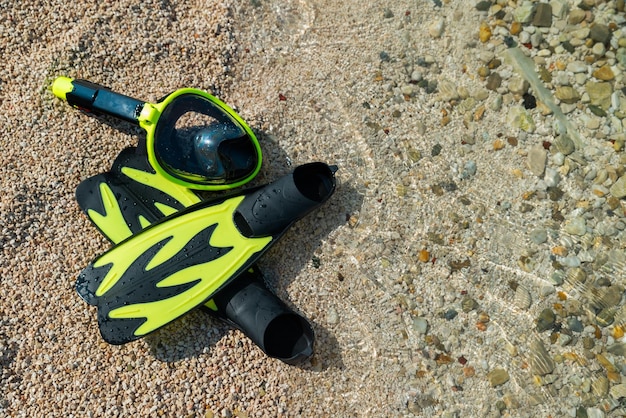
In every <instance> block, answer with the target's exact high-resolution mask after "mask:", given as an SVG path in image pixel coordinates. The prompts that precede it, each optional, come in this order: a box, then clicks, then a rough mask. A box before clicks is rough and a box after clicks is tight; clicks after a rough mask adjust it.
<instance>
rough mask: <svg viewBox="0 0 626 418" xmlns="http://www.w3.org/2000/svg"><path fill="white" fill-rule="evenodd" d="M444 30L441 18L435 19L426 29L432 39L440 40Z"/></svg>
mask: <svg viewBox="0 0 626 418" xmlns="http://www.w3.org/2000/svg"><path fill="white" fill-rule="evenodd" d="M443 30H444V20H443V17H440V18H438V19H436V20H435V21H434V22H432V23H431V24H430V26H429V27H428V33H429V34H430V36H431V37H433V38H440V37H441V35H442V34H443Z"/></svg>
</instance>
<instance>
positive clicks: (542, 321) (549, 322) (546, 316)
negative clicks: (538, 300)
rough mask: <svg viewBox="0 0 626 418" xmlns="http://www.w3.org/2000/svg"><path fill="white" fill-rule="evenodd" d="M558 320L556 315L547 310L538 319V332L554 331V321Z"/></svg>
mask: <svg viewBox="0 0 626 418" xmlns="http://www.w3.org/2000/svg"><path fill="white" fill-rule="evenodd" d="M555 320H556V315H555V314H554V312H553V311H552V309H550V308H545V309H544V310H542V311H541V313H540V314H539V317H538V318H537V332H543V331H547V330H549V329H552V327H553V326H554V321H555Z"/></svg>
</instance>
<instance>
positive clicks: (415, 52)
mask: <svg viewBox="0 0 626 418" xmlns="http://www.w3.org/2000/svg"><path fill="white" fill-rule="evenodd" d="M4 3H5V4H3V5H2V6H0V58H1V60H0V150H1V152H0V173H1V174H2V175H1V176H0V184H1V191H2V192H1V197H0V228H1V233H0V242H1V244H2V252H1V253H0V268H1V271H0V300H1V302H0V365H1V366H2V374H1V376H0V415H1V416H16V417H17V416H25V417H35V416H51V417H53V416H59V417H69V416H93V417H96V416H177V417H194V416H198V417H211V416H223V417H231V416H237V417H266V416H267V417H273V416H303V417H308V416H320V417H326V416H333V417H349V416H350V417H352V416H363V417H383V416H385V417H392V416H398V417H400V416H446V417H466V416H476V417H479V416H480V417H482V416H501V415H503V416H507V415H508V416H549V415H550V414H552V416H566V415H572V416H574V415H575V414H576V412H577V410H584V411H585V413H589V414H590V415H589V416H592V414H596V415H595V416H603V415H598V414H604V412H602V410H613V411H614V412H613V414H619V412H618V410H616V407H617V405H616V402H617V399H619V395H616V394H615V393H613V392H611V395H610V396H609V394H608V392H604V391H601V390H599V391H598V393H596V389H595V386H594V389H593V390H592V389H590V388H591V384H592V383H594V385H596V383H595V382H597V381H598V380H601V379H600V377H604V376H606V375H607V370H608V368H607V366H606V363H602V362H601V359H599V357H597V355H598V354H602V353H605V354H606V350H605V346H606V345H607V344H610V343H614V342H619V340H618V338H619V336H617V334H616V333H615V331H614V328H602V329H600V328H597V329H599V330H600V331H599V332H600V335H599V338H596V339H597V340H598V342H597V343H596V347H595V349H592V350H595V351H589V350H588V351H589V352H592V356H591V357H588V358H587V360H585V358H583V349H582V345H583V339H584V338H583V337H589V338H591V336H594V335H595V336H596V337H597V332H598V331H596V328H594V327H593V326H591V327H589V323H588V322H585V325H588V327H587V328H585V331H584V332H583V333H582V334H580V338H578V334H576V335H575V337H576V338H575V339H574V343H573V344H571V345H569V346H568V345H567V344H559V343H554V342H552V343H554V344H553V345H552V343H551V340H550V334H549V333H546V332H544V333H541V332H539V331H537V329H536V322H537V321H536V318H537V317H538V315H539V314H540V313H541V312H542V310H543V309H545V308H546V307H553V306H555V305H554V303H555V302H558V301H557V296H556V295H558V294H559V293H556V292H557V291H559V292H561V291H565V290H566V289H564V288H561V287H559V286H558V285H556V286H555V284H554V282H553V281H550V277H551V274H552V273H553V266H554V263H553V261H554V255H553V254H551V248H554V247H557V246H559V245H560V246H562V247H564V248H565V247H567V246H568V245H567V243H565V244H563V241H558V240H559V239H560V238H561V237H563V236H566V237H572V236H574V235H573V234H569V235H568V234H563V233H561V229H560V228H561V226H560V224H559V225H557V226H551V225H552V224H553V220H552V219H551V216H552V217H554V205H555V204H556V203H554V202H553V201H551V199H549V198H547V196H548V195H547V192H546V185H545V182H546V181H547V180H544V179H543V177H542V176H543V172H541V173H540V176H537V175H536V174H534V173H533V170H532V166H530V168H529V165H528V159H529V158H530V157H529V154H532V153H531V152H529V151H530V150H532V149H537V147H539V148H541V146H542V143H543V144H545V141H548V140H549V141H551V142H554V141H555V138H556V137H558V132H557V130H558V129H557V128H555V127H554V119H553V118H552V117H551V116H545V117H544V116H541V115H537V114H538V113H539V111H535V118H536V119H538V120H539V122H538V125H539V126H538V128H537V130H536V131H535V132H523V130H522V129H520V128H519V125H518V126H512V123H511V118H510V117H509V114H510V109H511V107H513V106H514V105H515V103H511V101H509V102H506V100H505V104H504V106H502V105H501V104H500V107H498V106H497V104H498V103H497V101H498V96H502V94H499V93H498V92H496V91H491V90H489V91H487V90H485V87H484V86H485V78H484V77H482V78H481V77H480V76H479V75H477V71H478V68H479V67H480V66H481V65H483V64H481V60H482V57H484V56H485V54H487V56H488V55H489V54H494V55H495V54H496V53H497V54H500V52H501V51H502V48H503V46H502V45H503V37H502V36H495V35H494V38H493V40H490V41H489V42H486V43H483V42H481V41H480V40H479V26H480V25H479V23H480V21H481V20H482V19H486V20H489V19H487V18H486V15H485V14H480V13H478V12H477V11H476V10H475V9H474V4H473V3H472V5H471V6H470V5H469V4H465V2H454V1H448V2H446V1H444V2H443V4H442V5H441V4H439V2H435V1H426V0H423V1H418V2H414V1H407V0H400V1H397V2H391V3H388V4H383V3H379V4H376V3H371V4H370V3H368V2H357V1H348V2H339V3H337V2H331V1H327V0H306V1H304V0H287V1H270V2H264V1H257V0H254V1H247V0H246V1H232V0H230V1H227V2H217V1H211V2H206V1H199V0H195V1H189V2H170V1H156V0H154V1H143V2H140V3H136V2H131V1H128V0H123V1H118V2H102V1H99V2H91V1H76V2H69V3H68V2H61V1H47V0H45V1H37V2H35V1H30V2H4ZM498 3H502V2H498ZM561 3H563V2H561ZM565 3H568V2H565ZM569 3H573V2H569ZM601 3H602V2H601ZM571 6H572V8H573V7H574V5H573V4H572V5H571ZM489 21H491V22H492V23H493V22H494V20H493V18H491V20H489ZM492 26H493V27H494V30H495V23H494V24H493V25H492ZM496 39H497V41H496ZM498 56H499V55H498ZM504 68H505V69H504V70H503V71H502V72H503V73H504V74H505V78H507V79H508V78H510V77H512V76H513V75H514V71H515V70H514V68H513V67H504ZM58 76H70V77H76V78H84V79H88V80H90V81H93V82H97V83H99V84H103V85H106V86H108V87H110V88H112V89H113V90H115V91H118V92H122V93H124V94H127V95H129V96H133V97H137V98H140V99H143V100H150V101H155V100H157V99H159V98H160V97H163V96H165V95H166V94H168V93H170V92H172V91H173V90H175V89H177V88H182V87H194V88H199V89H203V90H206V91H209V92H211V93H212V94H214V95H216V96H218V97H220V98H221V99H222V100H224V101H225V102H227V103H228V104H229V105H231V106H232V107H234V108H235V109H236V110H237V111H238V112H239V113H240V114H241V116H242V117H243V118H244V119H245V120H246V121H247V122H248V123H249V125H250V126H251V127H252V128H253V129H254V130H255V132H256V133H257V134H258V136H259V139H260V141H261V145H262V149H263V152H264V163H263V169H262V171H261V173H260V175H259V176H258V178H257V179H255V183H256V184H261V183H264V182H268V181H271V180H272V179H275V178H277V177H278V176H279V175H281V174H283V173H286V172H288V171H289V170H291V169H292V168H293V167H294V166H296V165H298V164H302V163H306V162H309V161H324V162H327V163H329V164H337V165H338V167H339V171H338V173H337V176H338V180H339V183H340V184H339V187H338V190H337V192H336V194H335V195H334V196H333V197H332V199H331V200H330V201H329V202H328V203H327V204H325V205H324V206H323V207H322V208H321V209H320V210H318V211H316V212H314V213H312V214H311V215H309V216H308V217H307V218H305V219H304V220H302V221H301V222H299V223H298V224H296V225H295V226H294V227H293V228H292V229H291V230H290V231H289V233H288V234H287V235H286V236H285V237H284V238H283V240H282V241H281V242H279V243H278V244H277V245H276V246H275V247H274V248H273V249H272V250H271V251H270V252H269V253H268V254H267V255H265V256H264V257H263V259H262V260H261V262H260V267H261V269H262V270H263V271H264V273H265V275H266V276H267V281H268V285H269V286H270V287H271V288H272V289H273V290H274V291H275V292H276V293H277V294H278V295H279V296H280V297H281V298H282V299H283V300H285V301H286V302H287V303H288V304H289V305H290V306H291V307H292V308H294V309H296V310H297V311H298V312H300V313H302V314H303V315H304V316H306V317H307V318H308V319H309V320H310V321H311V323H312V324H313V327H314V329H315V333H316V350H315V354H314V356H313V357H312V358H311V359H310V360H309V361H306V362H305V363H304V364H302V365H299V366H289V365H286V364H283V363H281V362H280V361H278V360H274V359H270V358H268V357H267V356H265V355H264V354H263V352H262V351H261V350H260V349H258V348H257V347H255V346H254V345H253V344H252V343H251V342H250V341H249V340H248V339H247V338H246V337H245V336H244V335H243V334H241V333H240V332H238V331H235V330H232V329H230V328H229V327H228V326H226V325H224V324H222V323H219V322H217V321H215V320H213V319H211V318H209V317H208V316H207V315H205V314H204V313H202V312H199V311H193V312H191V313H189V314H187V315H185V316H184V317H182V318H180V319H179V320H177V321H175V322H173V323H171V324H169V325H167V326H165V327H164V328H162V329H160V330H158V331H157V332H155V333H153V334H151V335H149V336H147V337H146V338H144V339H142V340H140V341H137V342H133V343H130V344H126V345H123V346H111V345H108V344H107V343H105V342H104V341H103V340H102V339H101V337H100V335H99V333H98V328H97V321H96V312H95V309H94V308H93V307H90V306H88V305H87V304H85V303H84V302H83V301H82V300H81V299H80V298H79V297H78V295H77V294H76V292H75V290H74V283H75V280H76V277H77V275H78V273H79V272H80V271H81V270H82V269H83V268H84V267H85V266H86V265H88V264H89V262H90V261H91V260H92V259H93V258H94V257H95V256H97V255H98V254H100V253H102V252H104V251H105V250H106V249H107V248H109V246H110V244H109V243H108V242H107V241H106V240H105V239H104V238H103V237H102V236H101V235H100V234H99V233H98V232H97V231H96V230H95V228H93V227H92V226H91V225H90V224H89V221H88V220H87V219H86V217H85V216H84V215H83V214H82V213H81V212H80V210H79V208H78V206H77V204H76V202H75V200H74V192H75V189H76V186H77V185H78V183H79V182H80V181H81V180H82V179H85V178H87V177H89V176H92V175H95V174H97V173H100V172H103V171H106V170H107V169H108V168H109V167H110V164H111V162H112V160H113V159H114V158H115V156H116V155H117V153H118V152H119V151H121V150H122V149H123V148H125V147H127V146H130V145H135V144H136V143H137V141H138V138H139V137H140V136H141V135H142V132H141V131H140V130H139V129H138V128H132V127H128V126H124V125H119V126H109V125H106V124H104V123H101V122H100V121H98V120H97V119H95V118H90V117H88V116H86V115H84V114H82V113H81V112H79V111H77V110H75V109H72V108H71V107H70V106H68V105H67V103H64V102H62V101H61V100H58V99H56V98H55V97H54V96H53V95H52V93H51V91H50V86H51V83H52V81H53V80H54V79H55V78H56V77H58ZM423 80H430V81H437V82H438V83H439V88H433V89H432V90H431V89H430V85H429V84H428V83H427V82H426V83H424V82H423ZM420 82H421V83H420ZM450 85H452V86H453V87H454V89H453V90H456V91H469V92H471V94H470V96H471V97H476V100H477V101H478V103H479V104H478V105H477V106H476V107H473V108H470V110H471V112H470V113H471V117H470V118H469V119H468V118H467V117H466V116H465V115H464V114H462V113H461V112H460V111H459V110H458V107H455V106H457V105H458V103H459V102H461V99H463V98H462V97H461V98H459V96H458V95H457V94H456V93H454V92H453V93H451V94H452V97H442V94H444V95H445V94H446V93H447V94H448V95H449V94H450V91H449V90H450V89H447V90H446V88H445V86H450ZM617 87H619V86H617ZM616 90H617V88H616ZM501 93H502V92H501ZM504 93H506V92H504ZM484 94H486V97H484ZM454 96H456V97H454ZM504 96H505V97H507V96H506V94H504ZM501 99H502V97H500V100H501ZM518 99H519V97H516V99H515V100H518ZM494 102H495V104H494ZM451 103H453V104H452V105H451ZM480 103H483V106H482V109H481V106H480ZM581 109H582V108H580V109H578V110H576V111H575V112H574V113H572V114H568V116H567V117H568V118H569V119H571V120H573V121H574V122H577V116H576V115H580V114H581V113H584V111H583V110H581ZM577 112H578V113H577ZM587 113H588V112H587ZM585 120H588V119H585ZM603 120H604V119H603ZM507 138H508V139H507ZM513 139H514V140H513ZM583 139H584V140H585V141H587V140H589V139H588V138H583ZM608 139H609V138H608V137H603V138H602V140H601V141H599V142H598V143H597V145H595V146H596V148H598V149H600V151H598V152H597V153H596V154H594V155H600V154H602V155H604V154H603V153H605V154H606V153H608V152H609V151H610V152H613V151H612V148H611V147H612V145H610V144H609V141H608ZM498 141H499V142H498ZM518 142H519V145H518ZM613 142H615V140H613ZM605 151H606V152H605ZM540 154H541V153H540ZM554 155H555V153H554V152H553V153H551V154H550V155H549V159H550V160H549V163H548V164H549V166H550V167H551V166H556V165H557V164H556V163H554V160H555V158H556V157H555V156H554ZM540 157H541V156H540ZM586 157H587V154H585V158H586ZM559 158H560V157H559ZM593 158H596V160H598V161H600V158H599V157H594V156H593V155H592V157H591V158H587V161H592V160H593ZM619 158H620V157H619V154H618V153H612V154H611V157H607V159H606V160H603V162H604V163H605V164H606V165H607V166H608V165H612V166H617V165H618V161H620V160H619ZM568 161H569V160H568ZM590 164H591V163H590ZM543 165H544V166H545V165H546V162H545V161H544V162H543ZM542 167H543V166H542ZM594 167H595V166H594ZM572 170H573V171H575V169H572ZM581 171H582V169H581ZM586 173H587V171H585V174H586ZM577 176H578V174H576V175H570V176H569V177H567V175H565V176H563V177H565V180H564V182H563V184H562V185H561V187H562V189H564V190H565V191H566V193H569V194H571V195H574V196H580V195H581V193H585V190H587V189H586V187H587V186H581V183H580V182H578V183H577V181H576V179H577V178H578V177H577ZM581 176H582V175H581ZM540 177H541V178H540ZM542 181H543V183H541V182H542ZM538 183H540V184H539V186H538ZM542 193H543V194H542ZM537 195H540V196H543V198H537V197H536V196H537ZM553 200H554V199H553ZM557 200H558V199H557ZM574 200H576V199H574ZM574 200H572V201H571V202H570V201H568V203H567V204H565V203H563V204H562V205H561V208H560V210H562V211H563V212H566V210H570V209H571V211H570V212H567V213H568V214H569V213H574V215H575V214H578V212H573V211H574V209H575V207H576V205H575V202H574ZM579 200H584V199H582V198H581V199H579ZM531 204H532V210H526V209H527V207H526V206H524V205H531ZM567 205H571V208H570V206H567ZM510 208H512V209H510ZM574 215H572V217H574ZM622 217H623V214H622ZM555 222H556V221H555ZM568 222H569V220H568ZM565 224H567V222H566V223H565ZM567 225H569V224H567ZM538 228H539V229H541V228H546V229H547V230H548V237H547V238H546V239H545V240H542V239H541V238H539V239H536V242H535V241H533V239H529V234H530V233H531V232H533V231H537V229H538ZM620 231H621V230H620ZM582 233H583V235H584V234H585V231H583V232H582ZM537 234H538V235H539V236H540V235H541V231H540V232H538V233H537ZM534 236H536V235H533V237H534ZM573 239H576V240H578V241H576V242H579V241H581V240H582V238H580V237H577V236H574V238H573ZM546 241H548V242H547V243H546ZM614 242H615V243H616V244H615V246H614V247H615V251H616V252H619V253H620V254H621V253H622V252H623V246H621V243H623V236H622V234H621V233H620V234H618V235H617V238H615V241H614ZM559 251H564V250H559ZM551 256H552V258H550V257H551ZM559 260H561V259H559ZM561 261H562V260H561ZM618 282H619V281H618ZM619 283H621V282H619ZM619 283H618V284H619ZM519 286H521V287H522V288H523V289H528V297H529V298H530V299H529V301H528V304H526V300H525V299H524V300H520V298H524V297H526V294H522V295H521V296H519V294H520V293H522V292H521V291H520V292H517V290H516V288H517V287H519ZM565 293H566V292H563V294H564V295H565ZM574 293H575V292H574ZM566 297H567V296H566ZM580 300H581V301H583V303H584V301H585V300H586V299H584V298H582V297H581V298H580ZM561 301H562V300H561ZM619 306H621V304H620V305H619ZM555 309H556V308H555ZM583 316H584V315H582V314H581V316H580V317H581V318H582V317H583ZM556 338H560V337H559V336H558V335H557V337H556ZM536 341H541V343H537V342H536ZM576 344H577V345H576ZM542 346H545V347H548V349H547V351H546V350H543V351H542V348H541V347H542ZM568 353H572V354H568ZM585 353H586V352H585ZM613 354H614V353H612V354H607V356H608V358H609V359H610V360H609V362H610V363H611V365H614V364H616V365H617V367H618V368H619V367H621V365H622V359H621V358H620V356H619V354H615V356H613ZM538 356H539V357H541V356H544V357H549V358H550V359H552V361H556V365H555V364H553V370H550V371H549V372H548V373H544V371H543V370H542V369H541V367H539V368H538V366H537V358H539V357H538ZM568 356H569V357H568ZM576 356H578V357H576ZM578 359H579V360H578ZM599 361H600V363H599ZM600 364H604V365H603V366H601V365H600ZM614 372H615V371H614ZM617 374H618V379H619V380H611V387H612V388H615V387H618V386H620V383H621V379H622V377H621V376H620V374H619V370H618V371H617ZM609 376H611V375H610V374H609ZM612 376H613V377H615V375H612ZM587 382H588V383H589V384H587ZM585 387H586V389H585ZM616 390H617V389H616ZM607 391H608V381H607ZM590 393H591V394H592V395H593V397H591V398H590V396H591V395H589V396H587V394H590ZM606 399H609V400H610V402H608V401H607V402H608V403H606V402H605V401H604V400H606ZM602 402H605V403H602ZM611 402H612V403H611ZM607 405H608V406H607ZM581 408H582V409H581ZM580 413H582V412H580ZM616 416H617V415H616Z"/></svg>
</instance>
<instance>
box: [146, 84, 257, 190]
mask: <svg viewBox="0 0 626 418" xmlns="http://www.w3.org/2000/svg"><path fill="white" fill-rule="evenodd" d="M154 153H155V156H156V159H157V161H158V163H159V164H160V165H161V167H162V168H163V169H164V170H165V171H167V172H168V173H169V174H170V175H172V176H174V177H176V178H178V179H180V180H183V181H185V182H190V183H195V184H199V185H210V184H215V185H218V184H226V183H235V182H238V181H241V180H244V179H245V178H246V177H248V176H250V175H251V174H252V173H253V172H254V170H255V168H256V166H257V164H258V160H259V155H258V153H257V148H256V146H255V140H254V139H253V138H251V137H250V135H249V134H248V132H246V130H245V129H244V127H243V126H242V125H241V124H240V123H239V122H238V121H237V120H236V119H235V118H234V117H233V116H232V115H231V114H229V113H228V112H227V111H226V110H224V109H223V108H222V107H221V106H219V105H218V104H217V103H214V102H213V101H211V100H209V99H208V98H205V97H203V96H200V95H195V94H183V95H181V96H178V97H176V98H175V99H174V100H172V102H170V103H169V104H168V105H167V106H166V107H165V109H164V110H163V112H162V114H161V116H160V117H159V120H158V122H157V125H156V129H155V132H154Z"/></svg>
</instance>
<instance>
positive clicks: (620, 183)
mask: <svg viewBox="0 0 626 418" xmlns="http://www.w3.org/2000/svg"><path fill="white" fill-rule="evenodd" d="M609 193H611V195H612V196H615V197H616V198H618V199H621V198H622V197H626V174H625V175H623V176H621V177H620V178H619V179H618V180H617V181H616V182H615V183H613V185H612V186H611V188H610V189H609Z"/></svg>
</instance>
